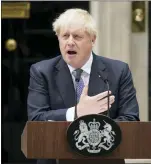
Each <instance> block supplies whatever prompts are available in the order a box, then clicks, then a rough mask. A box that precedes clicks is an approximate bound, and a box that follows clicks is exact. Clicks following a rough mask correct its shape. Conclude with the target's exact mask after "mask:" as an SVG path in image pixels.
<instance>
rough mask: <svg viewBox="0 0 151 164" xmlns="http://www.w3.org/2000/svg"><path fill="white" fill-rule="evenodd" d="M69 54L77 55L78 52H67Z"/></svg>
mask: <svg viewBox="0 0 151 164" xmlns="http://www.w3.org/2000/svg"><path fill="white" fill-rule="evenodd" d="M67 53H68V54H69V55H76V54H77V52H76V51H67Z"/></svg>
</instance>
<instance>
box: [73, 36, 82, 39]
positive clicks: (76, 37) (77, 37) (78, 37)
mask: <svg viewBox="0 0 151 164" xmlns="http://www.w3.org/2000/svg"><path fill="white" fill-rule="evenodd" d="M74 38H75V39H81V38H82V37H81V36H80V35H74Z"/></svg>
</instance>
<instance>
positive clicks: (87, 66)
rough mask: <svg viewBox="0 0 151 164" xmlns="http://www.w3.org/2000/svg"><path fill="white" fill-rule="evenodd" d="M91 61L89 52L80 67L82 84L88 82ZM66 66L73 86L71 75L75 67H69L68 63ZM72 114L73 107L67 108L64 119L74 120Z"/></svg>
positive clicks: (91, 56)
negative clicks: (87, 58)
mask: <svg viewBox="0 0 151 164" xmlns="http://www.w3.org/2000/svg"><path fill="white" fill-rule="evenodd" d="M92 61H93V55H92V53H91V55H90V58H89V60H88V61H87V62H86V63H85V65H84V66H83V67H82V68H81V69H82V70H83V72H82V74H81V78H82V80H83V82H84V86H85V85H88V84H89V78H90V73H91V66H92ZM68 67H69V70H70V73H71V75H72V79H73V83H74V86H75V77H74V75H73V71H74V70H75V68H73V67H71V66H70V65H68ZM74 114H75V107H71V108H69V109H68V110H67V113H66V120H67V121H73V120H74Z"/></svg>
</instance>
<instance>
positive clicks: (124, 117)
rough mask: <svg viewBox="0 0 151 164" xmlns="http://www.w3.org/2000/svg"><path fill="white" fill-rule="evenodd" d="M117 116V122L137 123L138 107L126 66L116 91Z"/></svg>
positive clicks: (130, 76) (129, 73) (129, 72)
mask: <svg viewBox="0 0 151 164" xmlns="http://www.w3.org/2000/svg"><path fill="white" fill-rule="evenodd" d="M118 92H119V93H118V97H119V99H118V111H117V113H118V116H117V118H116V119H115V120H117V121H139V107H138V102H137V98H136V90H135V88H134V85H133V80H132V74H131V71H130V69H129V66H128V64H126V65H125V67H124V69H123V71H122V75H121V79H120V82H119V91H118Z"/></svg>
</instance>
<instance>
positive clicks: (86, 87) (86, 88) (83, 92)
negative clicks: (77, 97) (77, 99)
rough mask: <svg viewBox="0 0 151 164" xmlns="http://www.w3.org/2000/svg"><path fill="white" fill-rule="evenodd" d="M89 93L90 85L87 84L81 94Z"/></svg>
mask: <svg viewBox="0 0 151 164" xmlns="http://www.w3.org/2000/svg"><path fill="white" fill-rule="evenodd" d="M87 95H88V86H87V85H86V86H85V87H84V88H83V91H82V94H81V96H87Z"/></svg>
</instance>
